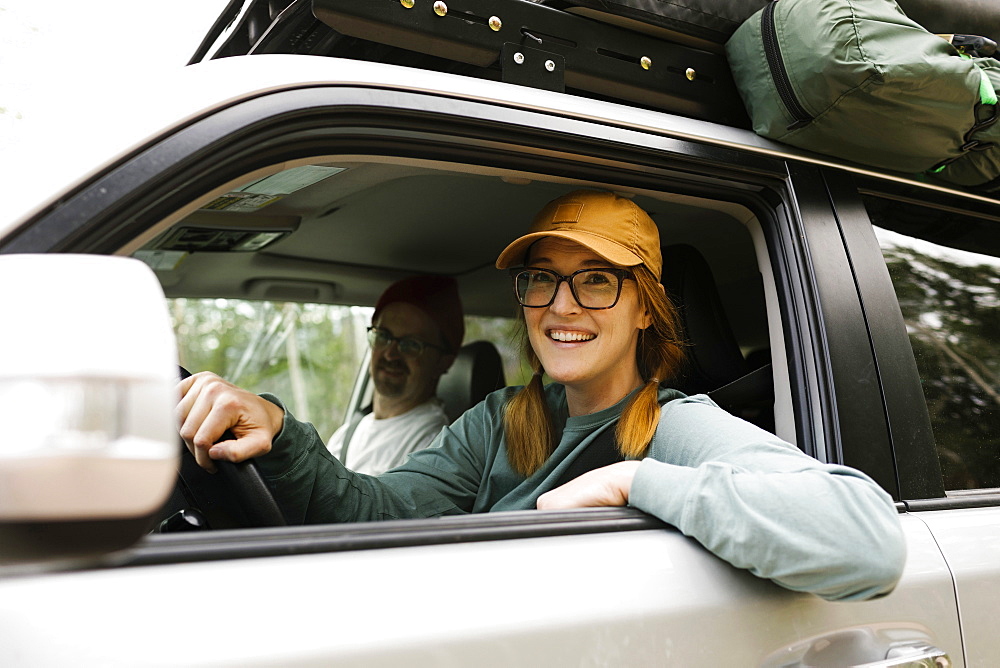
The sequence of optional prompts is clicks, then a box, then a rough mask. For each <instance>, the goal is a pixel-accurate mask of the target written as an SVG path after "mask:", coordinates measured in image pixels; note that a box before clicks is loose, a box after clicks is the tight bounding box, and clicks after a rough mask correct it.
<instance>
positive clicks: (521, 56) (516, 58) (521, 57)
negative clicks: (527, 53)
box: [514, 51, 524, 65]
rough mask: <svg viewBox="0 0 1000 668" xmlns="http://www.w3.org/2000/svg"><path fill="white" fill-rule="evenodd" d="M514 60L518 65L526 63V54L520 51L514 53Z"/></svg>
mask: <svg viewBox="0 0 1000 668" xmlns="http://www.w3.org/2000/svg"><path fill="white" fill-rule="evenodd" d="M514 62H515V63H516V64H518V65H524V54H523V53H521V52H520V51H518V52H517V53H515V54H514Z"/></svg>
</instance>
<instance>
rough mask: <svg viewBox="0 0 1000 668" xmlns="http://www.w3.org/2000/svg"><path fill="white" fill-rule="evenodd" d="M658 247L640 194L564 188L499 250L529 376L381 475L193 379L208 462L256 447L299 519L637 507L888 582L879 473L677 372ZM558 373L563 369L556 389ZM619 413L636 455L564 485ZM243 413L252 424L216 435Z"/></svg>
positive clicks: (273, 402) (203, 377) (306, 430)
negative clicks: (823, 453) (519, 310)
mask: <svg viewBox="0 0 1000 668" xmlns="http://www.w3.org/2000/svg"><path fill="white" fill-rule="evenodd" d="M659 248H660V243H659V234H658V231H657V228H656V225H655V223H654V222H653V221H652V219H650V218H649V216H648V215H647V214H646V213H645V212H644V211H642V210H641V209H640V208H639V207H638V206H636V205H635V204H634V203H632V202H631V201H630V200H628V199H625V198H621V197H617V196H615V195H613V194H611V193H604V192H596V191H577V192H573V193H570V194H568V195H565V196H563V197H560V198H558V199H556V200H554V201H553V202H550V203H549V204H548V205H547V206H546V207H545V208H544V209H543V210H542V211H541V212H540V213H539V215H538V216H537V217H536V219H535V221H534V223H533V225H532V227H531V230H530V231H529V233H528V234H527V235H525V236H523V237H521V238H519V239H517V240H515V241H514V242H513V243H511V244H510V245H509V246H508V247H507V248H506V249H504V251H503V252H502V253H501V254H500V256H499V258H498V259H497V267H498V268H499V269H505V268H509V267H517V268H516V269H514V270H512V276H513V278H512V280H513V282H514V287H515V293H516V295H517V298H518V300H519V302H520V304H521V305H522V307H523V315H524V321H525V327H526V330H527V342H528V344H527V346H526V353H527V355H528V358H529V360H530V362H531V364H532V366H533V368H534V369H535V376H534V377H533V379H532V381H531V382H530V383H529V384H528V385H527V386H525V387H523V388H508V389H507V390H501V391H498V392H495V393H493V394H491V395H490V396H488V397H487V398H486V400H485V401H483V402H482V403H480V404H479V405H478V406H476V407H474V408H472V409H471V410H469V411H468V412H467V413H466V414H465V415H463V416H462V417H461V418H459V419H458V420H457V421H456V422H455V423H454V424H453V425H451V426H450V427H446V428H445V429H444V430H443V431H442V433H441V434H440V435H439V436H438V438H437V439H436V441H435V442H434V444H433V446H432V447H431V448H429V449H427V450H423V451H420V452H418V453H415V454H414V455H413V456H411V457H410V459H409V461H408V462H407V463H406V464H405V465H403V466H401V467H398V468H396V469H393V470H391V471H388V472H386V473H384V474H382V475H380V476H378V477H371V476H365V475H360V474H355V473H353V472H351V471H348V470H347V469H346V468H344V467H343V466H342V465H341V464H340V462H338V461H337V460H336V459H335V458H334V457H332V456H331V455H330V454H329V452H328V451H327V449H326V447H325V446H324V444H323V441H322V439H321V438H320V437H319V436H318V435H317V434H316V432H315V430H314V429H313V428H312V426H311V425H308V424H303V423H301V422H298V421H297V420H295V419H294V418H293V417H292V416H291V415H289V414H288V413H287V412H286V411H284V409H283V407H282V406H281V404H280V402H278V400H277V399H276V398H274V397H270V396H267V395H265V396H264V398H261V397H258V396H256V395H253V394H250V393H248V392H244V391H243V390H240V389H239V388H236V387H234V386H232V385H229V384H228V383H226V382H225V381H222V380H221V379H219V378H218V377H216V376H213V375H211V374H199V375H198V376H193V377H192V378H190V379H188V380H186V381H184V382H183V383H182V384H181V390H182V394H183V395H184V396H183V399H182V401H181V403H180V405H179V407H178V410H179V413H180V416H181V419H182V421H183V426H182V428H181V435H182V436H183V437H184V439H185V441H186V442H187V443H188V444H189V447H191V448H192V450H193V452H194V453H195V456H196V457H197V458H198V460H199V462H200V463H202V465H203V466H206V468H211V467H212V463H211V462H212V460H213V459H227V460H230V461H241V460H243V459H246V458H248V457H253V456H259V457H260V458H259V459H258V463H259V465H260V467H261V469H262V471H263V472H264V474H265V476H266V477H267V478H268V480H269V483H270V484H271V486H272V489H273V491H274V493H275V495H276V497H277V498H278V500H279V503H280V504H281V506H282V509H283V510H284V512H285V514H286V516H287V517H288V519H289V521H290V522H293V523H294V522H305V523H312V522H344V521H360V520H375V519H396V518H403V517H431V516H436V515H445V514H457V513H470V512H487V511H500V510H522V509H530V508H536V507H537V508H540V509H553V508H575V507H584V506H622V505H630V506H634V507H636V508H639V509H641V510H644V511H646V512H648V513H650V514H652V515H655V516H656V517H659V518H660V519H662V520H663V521H665V522H667V523H669V524H672V525H674V526H676V527H677V528H678V529H680V530H681V531H682V532H683V533H685V534H686V535H689V536H692V537H694V538H695V539H697V540H698V541H700V542H701V543H702V544H703V545H705V547H707V548H708V549H709V550H711V551H712V552H714V553H715V554H716V555H718V556H720V557H721V558H723V559H725V560H727V561H729V562H730V563H732V564H733V565H735V566H738V567H741V568H747V569H749V570H750V571H752V572H753V573H755V574H757V575H759V576H761V577H765V578H769V579H772V580H774V581H776V582H778V583H779V584H781V585H783V586H785V587H787V588H789V589H793V590H797V591H809V592H813V593H815V594H818V595H820V596H823V597H825V598H829V599H849V598H854V599H863V598H869V597H872V596H877V595H880V594H884V593H886V592H888V591H890V590H891V589H892V587H893V586H894V585H895V582H896V581H897V580H898V578H899V576H900V574H901V571H902V567H903V562H904V554H905V546H904V542H903V539H902V533H901V529H900V525H899V521H898V519H897V516H896V510H895V507H894V505H893V503H892V500H891V498H889V496H888V495H887V494H885V493H884V492H883V491H882V490H881V489H879V488H878V486H877V485H876V484H875V483H874V482H872V481H871V480H870V479H869V478H867V477H866V476H865V475H864V474H862V473H860V472H858V471H855V470H853V469H849V468H847V467H842V466H835V465H826V464H821V463H819V462H818V461H816V460H815V459H813V458H811V457H808V456H807V455H805V454H804V453H802V452H801V451H799V450H798V449H797V448H795V447H794V446H792V445H790V444H788V443H785V442H783V441H781V440H780V439H778V438H777V437H775V436H774V435H773V434H769V433H767V432H765V431H763V430H761V429H758V428H757V427H755V426H753V425H751V424H749V423H746V422H744V421H742V420H739V419H737V418H735V417H733V416H731V415H729V414H728V413H726V412H725V411H723V410H722V409H720V408H718V407H717V406H716V405H715V404H713V403H712V402H711V400H709V399H708V398H707V397H705V396H695V397H685V396H684V395H682V394H680V393H679V392H676V391H674V390H670V389H665V388H662V387H661V386H660V383H661V380H663V379H667V378H669V377H670V376H671V375H672V373H673V371H674V370H675V369H676V367H677V365H678V363H679V362H680V359H681V346H680V344H679V342H678V341H677V325H676V321H675V314H674V310H673V307H672V306H671V305H670V303H669V301H668V300H667V299H666V297H665V295H664V293H663V288H662V286H661V285H660V284H659V276H660V270H661V259H660V251H659ZM543 370H544V372H545V373H546V374H547V375H548V376H549V377H551V378H552V379H553V380H554V381H555V382H554V383H552V384H550V385H548V386H546V387H543V386H542V382H541V373H542V371H543ZM265 399H266V400H265ZM612 427H613V428H614V429H615V434H616V440H617V443H618V447H619V450H620V456H621V458H623V459H624V461H619V462H616V463H613V464H610V465H608V466H603V467H600V468H597V469H595V470H592V471H590V472H587V473H585V474H583V475H581V476H579V477H577V478H575V479H573V480H571V481H570V482H568V483H566V484H561V482H562V480H561V479H562V477H563V475H564V474H565V472H566V471H567V469H569V468H570V467H571V466H572V465H573V462H574V461H575V460H576V459H577V458H578V457H579V456H580V454H581V453H582V452H585V451H586V450H587V447H588V446H589V445H590V444H591V443H592V442H594V441H595V439H597V438H598V437H599V435H600V434H601V433H602V432H604V431H606V429H610V428H612ZM227 428H231V429H232V431H233V433H234V434H235V435H236V436H237V437H238V438H237V440H234V441H225V442H222V443H216V441H217V440H218V438H219V436H220V435H221V434H222V432H223V431H224V430H225V429H227Z"/></svg>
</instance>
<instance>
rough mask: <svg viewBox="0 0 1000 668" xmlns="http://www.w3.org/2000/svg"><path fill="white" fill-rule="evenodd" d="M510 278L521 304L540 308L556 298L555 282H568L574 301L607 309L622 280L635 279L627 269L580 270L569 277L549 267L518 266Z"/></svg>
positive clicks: (616, 294) (557, 285)
mask: <svg viewBox="0 0 1000 668" xmlns="http://www.w3.org/2000/svg"><path fill="white" fill-rule="evenodd" d="M510 275H511V278H512V279H513V280H514V294H515V295H517V301H518V302H519V303H520V304H521V306H527V307H528V308H544V307H546V306H549V305H551V304H552V302H553V301H555V299H556V292H558V290H559V284H560V283H562V282H563V281H566V283H568V284H569V290H570V292H572V293H573V298H574V299H575V300H576V303H577V304H579V305H580V306H582V307H583V308H586V309H592V310H599V309H606V308H611V307H613V306H614V305H615V304H617V303H618V298H619V297H621V294H622V283H624V282H625V281H626V280H628V279H633V280H634V279H635V276H633V275H632V272H631V271H628V270H627V269H617V268H614V267H597V268H594V269H580V270H579V271H574V272H573V273H572V274H570V275H569V276H563V275H562V274H558V273H556V272H554V271H552V270H551V269H541V268H539V267H521V268H519V269H511V271H510Z"/></svg>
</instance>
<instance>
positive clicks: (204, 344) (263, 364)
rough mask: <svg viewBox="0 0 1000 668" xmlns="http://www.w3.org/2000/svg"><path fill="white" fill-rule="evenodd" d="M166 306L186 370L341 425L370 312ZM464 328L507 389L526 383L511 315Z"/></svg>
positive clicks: (227, 303)
mask: <svg viewBox="0 0 1000 668" xmlns="http://www.w3.org/2000/svg"><path fill="white" fill-rule="evenodd" d="M168 302H169V303H168V306H169V310H170V314H171V317H172V320H173V325H174V332H175V334H176V336H177V345H178V357H179V361H180V365H181V366H183V367H184V368H186V369H187V370H189V371H191V372H192V373H195V372H198V371H212V372H214V373H216V374H218V375H219V376H222V377H223V378H225V379H227V380H228V381H230V382H232V383H234V384H236V385H238V386H240V387H243V388H245V389H247V390H250V391H252V392H256V393H262V392H270V393H272V394H275V395H277V396H279V397H281V398H282V400H283V401H285V403H286V405H287V406H288V408H289V409H290V410H291V411H292V412H293V413H294V414H295V415H296V416H297V417H298V418H299V419H301V420H304V421H306V422H311V423H312V424H313V425H314V426H315V427H316V430H317V431H318V432H319V433H320V434H322V435H324V436H328V435H330V434H332V433H333V432H334V430H336V428H337V427H339V426H340V425H341V424H342V423H343V421H344V419H345V416H346V415H347V412H348V403H349V401H350V398H351V391H352V388H353V386H354V382H355V379H356V377H357V375H358V372H359V369H360V368H361V366H362V364H364V362H365V360H366V353H367V352H368V342H367V339H366V338H365V330H366V328H367V327H368V326H369V325H370V324H371V317H372V310H373V309H372V307H367V306H345V305H337V304H311V303H297V302H274V301H265V300H260V301H258V300H248V299H222V298H219V299H188V298H183V297H182V298H176V299H170V300H168ZM465 327H466V335H465V342H466V343H469V342H472V341H489V342H491V343H492V344H493V345H494V346H496V348H497V351H498V352H499V353H500V356H501V358H502V360H503V362H504V377H505V378H506V380H507V383H508V384H520V383H522V382H523V381H524V378H525V371H524V370H523V369H522V366H521V364H522V363H521V360H520V354H519V352H520V350H519V330H518V326H517V322H516V321H515V320H514V319H513V318H500V317H477V316H467V317H466V318H465Z"/></svg>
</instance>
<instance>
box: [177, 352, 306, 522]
mask: <svg viewBox="0 0 1000 668" xmlns="http://www.w3.org/2000/svg"><path fill="white" fill-rule="evenodd" d="M179 369H180V379H181V380H183V379H185V378H187V377H188V376H190V375H191V373H190V372H189V371H188V370H187V369H185V368H184V367H179ZM234 438H235V437H234V436H233V435H232V433H230V432H229V431H226V433H225V434H223V436H222V439H220V440H223V441H225V440H231V439H234ZM180 446H181V462H180V467H179V469H178V476H177V485H176V487H175V489H174V492H173V494H172V495H171V497H170V500H169V501H168V502H167V505H166V507H165V510H164V513H163V514H161V515H165V516H166V519H164V520H163V521H162V522H161V523H160V529H159V531H161V532H172V531H189V530H192V529H203V528H212V529H231V528H239V527H265V526H284V525H285V524H287V522H286V521H285V516H284V515H283V514H282V512H281V508H280V507H279V506H278V502H277V500H276V499H275V498H274V494H273V493H272V492H271V489H270V487H268V485H267V481H266V480H264V476H263V475H262V474H261V472H260V468H259V467H258V466H257V463H256V462H255V461H254V460H253V459H248V460H246V461H242V462H239V463H238V464H234V463H232V462H227V461H217V462H216V463H215V465H216V469H217V473H215V474H212V473H209V472H208V471H206V470H205V469H203V468H201V466H199V465H198V462H197V461H196V460H195V458H194V455H192V454H191V452H190V451H189V450H188V449H187V446H186V445H185V444H184V441H183V440H181V441H180ZM205 525H207V526H205Z"/></svg>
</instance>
